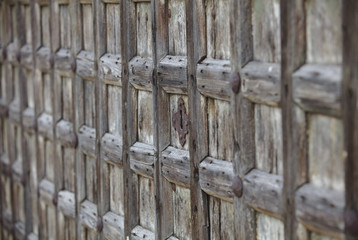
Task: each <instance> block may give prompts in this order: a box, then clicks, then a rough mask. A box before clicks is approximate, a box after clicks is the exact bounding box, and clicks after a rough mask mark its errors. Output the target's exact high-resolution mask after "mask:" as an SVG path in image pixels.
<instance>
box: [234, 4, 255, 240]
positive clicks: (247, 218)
mask: <svg viewBox="0 0 358 240" xmlns="http://www.w3.org/2000/svg"><path fill="white" fill-rule="evenodd" d="M251 14H252V13H251V1H244V0H239V1H235V0H233V1H231V11H230V26H232V27H231V36H230V37H231V48H230V49H231V52H232V57H231V70H232V74H231V77H230V85H231V88H232V91H231V109H232V122H233V126H234V134H233V156H234V158H233V163H234V178H233V183H232V188H233V191H234V193H235V197H234V219H235V223H236V224H235V228H234V234H235V239H238V240H243V239H256V214H255V211H254V210H253V209H252V208H251V207H249V206H248V204H247V202H245V200H244V196H243V190H244V189H243V187H244V185H243V181H244V178H245V175H246V174H247V173H248V172H249V171H250V170H251V169H252V168H254V167H255V125H254V104H253V103H252V102H250V101H249V100H248V99H246V98H245V97H244V96H243V94H242V92H241V91H240V90H241V88H242V82H241V76H242V68H243V67H244V66H245V65H246V64H247V63H248V62H250V61H252V59H253V39H252V27H251ZM237 20H238V21H237ZM235 22H237V23H238V24H237V25H235V24H234V23H235Z"/></svg>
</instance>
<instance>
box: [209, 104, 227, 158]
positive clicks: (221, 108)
mask: <svg viewBox="0 0 358 240" xmlns="http://www.w3.org/2000/svg"><path fill="white" fill-rule="evenodd" d="M207 101H208V135H209V155H210V156H211V157H214V158H218V159H225V160H227V161H231V160H232V149H231V141H232V138H231V137H230V136H231V134H232V129H231V124H230V105H229V103H228V102H224V101H220V100H214V99H211V98H209V99H208V100H207Z"/></svg>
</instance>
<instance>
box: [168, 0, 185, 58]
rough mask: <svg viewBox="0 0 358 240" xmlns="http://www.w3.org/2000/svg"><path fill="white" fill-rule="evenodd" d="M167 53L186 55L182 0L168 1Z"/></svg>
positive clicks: (183, 2) (183, 4) (183, 3)
mask: <svg viewBox="0 0 358 240" xmlns="http://www.w3.org/2000/svg"><path fill="white" fill-rule="evenodd" d="M168 18H169V20H168V21H169V23H168V25H169V26H168V27H169V36H168V38H169V39H168V40H169V55H178V56H185V55H186V15H185V1H184V0H169V1H168Z"/></svg>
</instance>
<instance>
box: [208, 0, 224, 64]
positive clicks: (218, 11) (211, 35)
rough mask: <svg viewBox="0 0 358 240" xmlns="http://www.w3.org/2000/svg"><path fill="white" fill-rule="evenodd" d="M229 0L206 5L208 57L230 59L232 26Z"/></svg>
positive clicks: (209, 1) (210, 0) (213, 0)
mask: <svg viewBox="0 0 358 240" xmlns="http://www.w3.org/2000/svg"><path fill="white" fill-rule="evenodd" d="M229 8H230V4H229V1H228V0H224V1H218V0H208V1H207V3H206V38H207V57H208V58H215V59H230V37H229V36H230V26H229V24H227V23H228V22H229V16H230V15H229Z"/></svg>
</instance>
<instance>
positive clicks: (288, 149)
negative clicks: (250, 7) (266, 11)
mask: <svg viewBox="0 0 358 240" xmlns="http://www.w3.org/2000/svg"><path fill="white" fill-rule="evenodd" d="M304 11H305V8H304V2H303V1H300V0H292V1H291V0H290V1H280V13H281V14H280V21H281V22H280V29H281V48H282V49H281V102H280V103H281V108H282V143H283V145H282V149H283V151H282V152H283V155H282V156H283V159H285V160H284V161H283V169H284V172H283V179H284V182H283V193H282V194H283V196H282V199H283V209H284V216H283V219H284V238H285V239H293V240H295V239H297V234H296V233H297V228H298V223H297V220H296V216H295V208H296V203H295V189H296V187H297V185H298V184H299V183H301V181H302V179H300V177H297V175H298V176H302V175H301V174H300V173H298V171H302V168H301V167H298V166H301V164H300V163H299V162H300V160H299V159H300V158H302V155H301V156H300V154H299V150H300V149H299V146H300V144H297V143H298V142H300V141H301V140H302V138H301V139H300V138H297V137H296V136H297V135H296V132H295V130H294V129H296V125H297V126H300V125H301V124H297V123H298V122H299V121H296V118H298V116H297V114H296V113H297V112H296V110H295V107H294V103H293V91H294V88H293V81H292V75H293V73H294V71H295V70H296V69H298V68H299V66H300V65H302V62H303V61H304V59H305V49H306V47H305V39H304V38H303V36H304V32H305V14H304ZM300 128H301V127H300ZM301 131H302V130H301Z"/></svg>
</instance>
